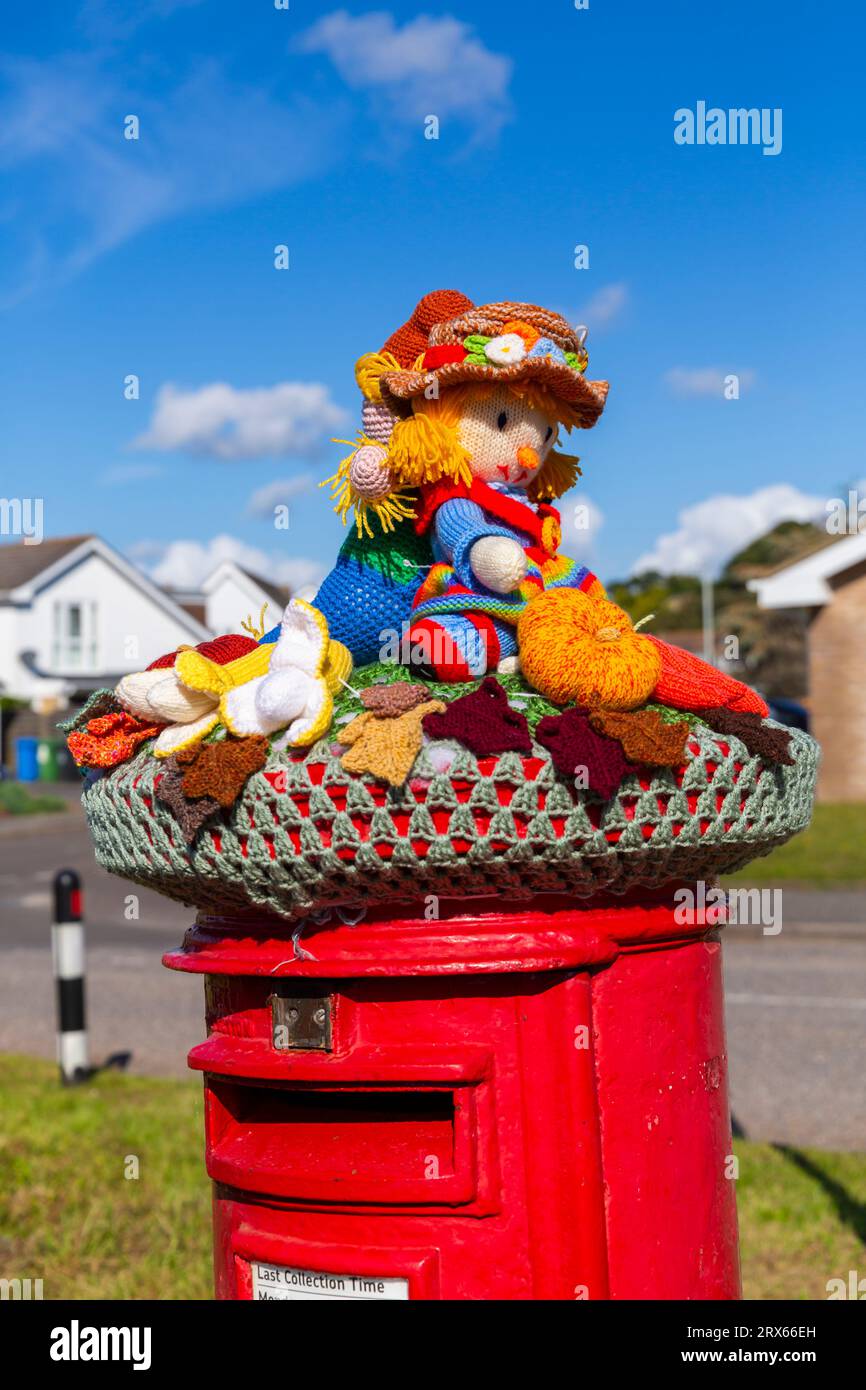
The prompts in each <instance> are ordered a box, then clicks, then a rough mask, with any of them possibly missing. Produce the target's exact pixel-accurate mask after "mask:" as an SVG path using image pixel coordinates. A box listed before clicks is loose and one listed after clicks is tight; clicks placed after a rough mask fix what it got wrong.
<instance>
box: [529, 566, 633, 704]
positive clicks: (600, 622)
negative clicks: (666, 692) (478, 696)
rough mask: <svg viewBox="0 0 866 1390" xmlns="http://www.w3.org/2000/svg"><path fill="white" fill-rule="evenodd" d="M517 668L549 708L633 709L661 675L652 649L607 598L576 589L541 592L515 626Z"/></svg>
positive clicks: (532, 600) (627, 618) (616, 606)
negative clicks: (574, 703)
mask: <svg viewBox="0 0 866 1390" xmlns="http://www.w3.org/2000/svg"><path fill="white" fill-rule="evenodd" d="M517 641H518V643H519V646H520V669H521V671H522V672H523V674H524V675H525V677H526V679H527V680H528V681H529V682H530V684H531V685H534V686H535V689H536V690H538V691H540V692H541V694H542V695H546V696H547V698H548V699H549V700H552V701H553V702H554V704H557V705H565V704H569V703H571V702H572V701H574V702H576V703H577V704H578V705H582V706H583V707H584V708H588V709H594V708H595V709H599V708H600V709H614V710H628V709H636V708H637V706H638V705H643V704H646V702H647V700H648V699H649V697H650V695H651V694H652V692H653V690H654V689H655V687H656V684H657V682H658V678H659V674H660V672H661V657H660V655H659V651H658V648H657V647H656V645H655V643H654V642H651V641H650V639H649V638H648V637H644V636H643V635H642V633H639V632H636V631H635V630H634V628H633V627H632V622H631V618H630V617H629V616H628V614H627V613H626V612H625V610H624V609H622V608H620V607H619V605H618V604H616V603H611V602H610V600H609V599H602V598H591V597H590V596H589V595H588V594H584V593H581V591H580V590H579V589H547V590H546V591H545V592H544V593H543V594H539V595H538V596H537V598H533V599H530V601H529V603H528V604H527V605H526V608H525V609H524V611H523V613H522V614H521V616H520V618H519V619H518V622H517Z"/></svg>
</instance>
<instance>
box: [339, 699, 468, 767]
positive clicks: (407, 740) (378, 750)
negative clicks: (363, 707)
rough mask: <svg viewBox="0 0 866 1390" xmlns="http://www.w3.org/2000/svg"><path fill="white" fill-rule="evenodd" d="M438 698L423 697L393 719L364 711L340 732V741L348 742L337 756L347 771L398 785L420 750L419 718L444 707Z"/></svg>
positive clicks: (421, 737)
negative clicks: (413, 706) (341, 753)
mask: <svg viewBox="0 0 866 1390" xmlns="http://www.w3.org/2000/svg"><path fill="white" fill-rule="evenodd" d="M444 708H445V706H444V705H443V703H442V701H441V700H425V701H424V704H423V705H417V706H416V707H415V709H410V710H406V711H405V712H404V713H403V714H400V715H398V716H397V717H396V718H388V717H380V716H379V715H376V714H373V713H372V712H370V711H367V712H366V713H364V714H359V715H358V718H357V719H353V720H352V722H351V724H347V725H346V727H345V729H342V730H341V731H340V742H341V743H348V744H350V745H351V747H350V748H349V751H348V753H344V754H343V757H342V759H341V761H342V764H343V767H344V768H345V769H346V771H347V772H369V773H371V774H372V776H373V777H379V778H381V779H382V781H383V782H390V783H391V785H392V786H393V787H399V786H402V784H403V783H404V782H405V781H406V778H407V777H408V776H409V773H410V772H411V771H412V766H413V764H414V762H415V759H416V758H417V756H418V754H419V753H420V751H421V743H422V740H423V735H422V733H421V721H422V719H423V718H424V717H425V715H428V714H432V713H434V712H435V711H437V710H444Z"/></svg>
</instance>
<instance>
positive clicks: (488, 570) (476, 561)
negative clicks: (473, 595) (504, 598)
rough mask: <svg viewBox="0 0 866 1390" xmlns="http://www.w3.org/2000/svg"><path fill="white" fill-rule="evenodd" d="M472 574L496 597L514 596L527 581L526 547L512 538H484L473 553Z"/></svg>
mask: <svg viewBox="0 0 866 1390" xmlns="http://www.w3.org/2000/svg"><path fill="white" fill-rule="evenodd" d="M469 563H470V565H471V566H472V572H473V574H474V575H475V578H476V579H477V580H478V581H479V583H480V584H483V585H484V586H485V588H487V589H492V590H493V592H494V593H495V594H510V593H511V592H512V590H513V589H516V588H517V586H518V584H520V583H521V582H522V580H524V579H525V578H526V572H527V568H528V566H527V563H526V556H525V554H524V552H523V547H522V546H521V545H520V543H519V542H518V541H513V540H511V539H510V538H509V537H508V536H482V538H481V540H480V541H476V542H475V544H474V545H473V547H472V549H471V550H470V552H469Z"/></svg>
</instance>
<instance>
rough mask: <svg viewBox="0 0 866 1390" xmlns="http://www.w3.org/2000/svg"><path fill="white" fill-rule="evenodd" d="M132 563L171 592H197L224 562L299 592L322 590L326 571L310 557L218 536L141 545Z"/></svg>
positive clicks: (132, 550) (135, 548)
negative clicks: (305, 588) (309, 587)
mask: <svg viewBox="0 0 866 1390" xmlns="http://www.w3.org/2000/svg"><path fill="white" fill-rule="evenodd" d="M129 556H130V559H132V560H133V561H134V562H135V563H136V564H139V565H141V566H142V568H143V569H146V570H147V572H148V574H149V575H150V577H151V579H153V580H155V581H156V583H157V584H162V585H164V586H165V587H166V588H171V589H195V588H197V587H198V586H199V585H200V584H201V583H202V582H203V581H204V580H205V579H207V577H208V575H209V574H211V573H212V572H213V571H214V570H215V569H216V567H217V565H219V564H220V563H221V562H222V561H223V560H234V561H235V562H236V563H237V564H239V565H240V566H241V567H242V568H243V569H246V570H251V571H252V572H253V573H254V574H259V575H261V576H262V578H263V579H270V580H271V581H272V582H273V583H277V584H287V585H288V587H289V588H290V589H292V590H293V591H296V590H297V589H299V588H301V587H302V586H306V585H315V586H318V584H319V583H320V581H321V580H322V579H323V578H324V575H325V570H324V566H322V565H321V564H320V563H319V562H318V561H317V560H310V559H308V558H307V557H306V556H286V555H271V554H268V552H267V551H264V550H261V549H259V547H258V546H255V545H247V544H245V542H244V541H241V540H238V539H237V537H236V536H229V535H225V534H223V535H220V536H214V537H213V539H212V540H209V541H204V542H203V541H191V540H179V541H169V542H166V543H163V542H160V541H150V540H147V541H139V542H138V544H137V545H134V546H131V547H130V550H129Z"/></svg>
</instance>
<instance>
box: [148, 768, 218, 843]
mask: <svg viewBox="0 0 866 1390" xmlns="http://www.w3.org/2000/svg"><path fill="white" fill-rule="evenodd" d="M156 799H157V801H164V802H165V804H166V806H168V807H169V808H170V810H171V811H172V812H173V814H174V818H175V820H176V821H177V823H178V825H179V826H180V831H181V834H182V835H183V838H184V839H185V840H186V842H187V844H188V845H189V844H192V842H193V840H194V839H195V837H196V835H197V834H198V832H199V830H200V829H201V827H202V826H203V825H204V823H205V821H209V820H210V819H211V817H212V816H215V815H216V814H217V813H218V811H219V809H220V808H219V802H218V801H215V800H214V798H213V797H212V796H200V797H198V798H197V800H195V801H188V800H187V798H186V797H185V796H184V794H183V772H182V771H181V769H180V768H179V767H178V765H177V763H176V761H175V759H174V758H167V759H166V762H165V772H164V773H163V774H162V776H161V777H160V779H159V786H158V787H157V789H156Z"/></svg>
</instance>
